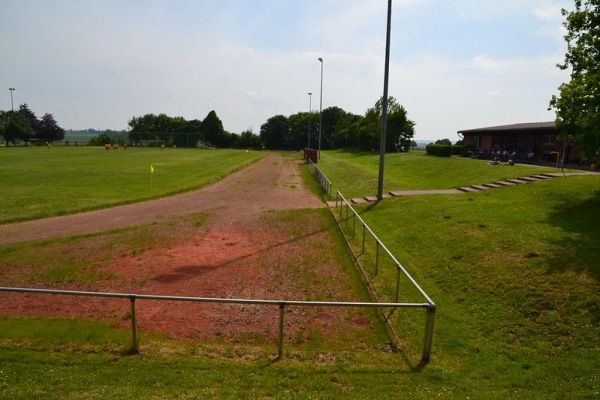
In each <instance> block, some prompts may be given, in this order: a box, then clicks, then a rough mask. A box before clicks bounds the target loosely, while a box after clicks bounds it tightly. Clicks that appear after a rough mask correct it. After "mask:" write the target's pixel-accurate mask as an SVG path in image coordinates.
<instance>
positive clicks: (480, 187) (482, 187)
mask: <svg viewBox="0 0 600 400" xmlns="http://www.w3.org/2000/svg"><path fill="white" fill-rule="evenodd" d="M470 187H472V188H473V189H477V190H488V189H489V187H487V186H484V185H471V186H470Z"/></svg>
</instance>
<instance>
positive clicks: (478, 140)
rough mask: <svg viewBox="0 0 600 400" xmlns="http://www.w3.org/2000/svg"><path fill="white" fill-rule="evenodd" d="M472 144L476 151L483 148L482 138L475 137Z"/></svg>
mask: <svg viewBox="0 0 600 400" xmlns="http://www.w3.org/2000/svg"><path fill="white" fill-rule="evenodd" d="M472 144H473V146H475V148H476V149H479V148H480V147H481V136H479V135H474V136H473V143H472Z"/></svg>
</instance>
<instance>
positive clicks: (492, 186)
mask: <svg viewBox="0 0 600 400" xmlns="http://www.w3.org/2000/svg"><path fill="white" fill-rule="evenodd" d="M483 186H485V187H487V188H490V189H494V188H499V187H502V185H498V184H496V183H484V184H483Z"/></svg>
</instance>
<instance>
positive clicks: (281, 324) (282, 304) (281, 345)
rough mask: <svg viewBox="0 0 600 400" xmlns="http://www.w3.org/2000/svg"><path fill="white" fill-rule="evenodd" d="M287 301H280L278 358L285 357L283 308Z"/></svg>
mask: <svg viewBox="0 0 600 400" xmlns="http://www.w3.org/2000/svg"><path fill="white" fill-rule="evenodd" d="M284 307H285V303H283V302H281V303H279V351H278V352H277V359H278V360H281V357H283V309H284Z"/></svg>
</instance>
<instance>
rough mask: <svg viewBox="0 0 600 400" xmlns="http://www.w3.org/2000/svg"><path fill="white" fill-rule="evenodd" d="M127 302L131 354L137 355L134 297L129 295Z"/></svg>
mask: <svg viewBox="0 0 600 400" xmlns="http://www.w3.org/2000/svg"><path fill="white" fill-rule="evenodd" d="M129 301H130V303H131V352H132V353H134V354H137V353H138V351H139V350H138V344H137V323H136V320H135V296H134V295H130V296H129Z"/></svg>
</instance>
